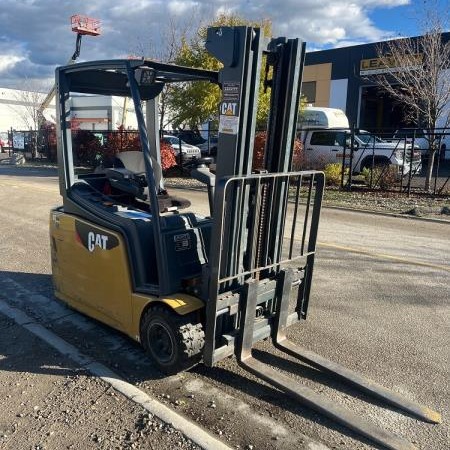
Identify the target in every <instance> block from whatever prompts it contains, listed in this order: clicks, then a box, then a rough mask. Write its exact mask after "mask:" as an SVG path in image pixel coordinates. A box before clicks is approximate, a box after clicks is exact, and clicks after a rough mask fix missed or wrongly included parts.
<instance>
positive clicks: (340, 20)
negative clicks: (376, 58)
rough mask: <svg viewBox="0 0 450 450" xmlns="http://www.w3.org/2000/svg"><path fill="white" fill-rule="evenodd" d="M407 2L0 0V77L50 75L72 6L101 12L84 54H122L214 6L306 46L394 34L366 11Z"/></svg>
mask: <svg viewBox="0 0 450 450" xmlns="http://www.w3.org/2000/svg"><path fill="white" fill-rule="evenodd" d="M409 1H410V0H340V1H336V0H322V1H320V2H319V1H317V0H278V1H274V0H115V1H114V2H112V1H111V0H96V1H94V2H70V1H67V0H66V1H61V0H45V1H42V0H41V1H37V0H1V3H2V9H1V14H0V58H1V59H0V70H1V71H2V78H1V80H0V83H1V84H2V85H5V83H7V84H14V82H16V83H17V79H18V78H20V76H23V75H26V76H28V77H30V78H31V77H43V78H44V77H51V76H52V74H53V71H54V68H55V66H57V65H61V64H65V63H66V62H67V60H68V59H69V57H70V56H71V55H72V53H73V51H74V46H75V35H74V34H73V33H72V32H71V30H70V24H69V18H70V16H71V15H73V14H77V13H80V14H87V15H89V16H92V17H95V18H98V19H101V20H102V24H103V27H102V28H103V34H102V36H99V37H96V38H92V37H89V36H86V37H84V38H83V44H82V49H81V59H82V60H83V59H103V58H115V57H122V56H124V55H128V54H130V53H135V52H136V48H137V47H140V48H145V47H147V48H150V47H151V46H153V48H155V47H157V46H158V45H161V40H162V39H163V35H164V24H166V23H168V21H169V19H170V18H173V19H176V21H183V20H184V24H183V26H187V27H189V26H191V28H192V29H193V30H195V29H196V28H197V27H198V25H199V24H200V23H205V22H206V23H208V21H209V20H211V19H212V18H213V17H214V16H215V15H216V14H217V13H219V12H232V13H236V14H239V15H241V16H243V17H245V18H247V19H249V20H258V19H270V20H271V21H272V23H273V32H274V35H277V36H282V35H284V36H288V37H300V38H301V39H303V40H304V41H306V42H307V43H308V47H309V48H311V47H314V48H320V47H322V46H341V45H342V43H343V42H347V43H348V42H353V41H356V42H360V43H364V42H373V41H378V40H382V39H385V38H388V37H389V36H391V35H392V34H395V33H393V32H392V31H390V30H384V29H380V28H379V27H377V26H376V25H375V24H374V23H373V22H372V21H371V20H370V12H371V11H372V10H374V9H376V8H393V7H396V6H402V5H406V4H408V3H409ZM149 44H151V45H149ZM162 45H164V42H163V43H162ZM17 58H23V59H20V60H18V59H17ZM19 63H20V64H19Z"/></svg>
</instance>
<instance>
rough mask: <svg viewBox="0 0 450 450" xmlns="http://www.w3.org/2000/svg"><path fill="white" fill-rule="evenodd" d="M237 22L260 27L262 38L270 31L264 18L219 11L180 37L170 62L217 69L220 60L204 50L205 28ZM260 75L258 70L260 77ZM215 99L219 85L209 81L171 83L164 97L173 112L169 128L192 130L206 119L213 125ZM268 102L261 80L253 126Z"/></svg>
mask: <svg viewBox="0 0 450 450" xmlns="http://www.w3.org/2000/svg"><path fill="white" fill-rule="evenodd" d="M240 25H247V26H254V27H260V28H261V29H262V31H263V34H264V36H266V37H270V36H271V34H272V29H271V28H272V27H271V22H270V21H268V20H262V21H260V22H249V21H247V20H246V19H243V18H242V17H239V16H237V15H228V14H222V15H220V16H219V17H217V18H216V19H215V20H214V21H213V22H212V23H210V24H208V25H207V26H201V27H200V28H199V29H198V31H197V33H196V34H195V36H194V37H193V38H192V39H191V40H188V39H187V38H183V39H182V43H181V46H180V49H179V51H178V54H177V56H176V57H175V59H174V63H175V64H179V65H182V66H188V67H197V68H202V69H207V70H219V69H220V68H221V67H222V65H221V63H220V62H219V61H218V60H217V59H215V58H214V57H213V56H211V55H210V54H209V53H208V52H207V51H206V49H205V40H206V32H207V28H208V27H210V26H213V27H215V26H240ZM263 64H264V63H263ZM263 76H264V74H263V71H262V74H261V77H263ZM261 81H262V80H261ZM219 101H220V89H219V87H218V86H216V85H214V84H212V83H209V82H187V83H183V85H178V86H173V88H172V89H171V91H170V93H169V98H168V104H169V107H170V110H171V111H172V113H173V115H172V126H173V128H177V127H180V126H183V125H188V126H189V127H190V128H191V129H195V128H198V126H199V125H200V124H202V123H204V122H207V121H209V120H211V121H212V122H213V123H215V124H217V120H218V105H219ZM269 104H270V92H267V93H264V92H263V85H262V83H261V84H260V97H259V104H258V111H257V125H258V126H259V127H262V126H264V125H265V121H266V119H267V115H268V111H269Z"/></svg>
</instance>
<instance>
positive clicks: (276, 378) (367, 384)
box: [237, 270, 441, 450]
mask: <svg viewBox="0 0 450 450" xmlns="http://www.w3.org/2000/svg"><path fill="white" fill-rule="evenodd" d="M280 275H281V284H282V295H281V301H280V303H279V308H278V312H277V313H278V314H277V318H276V319H277V320H276V322H275V326H274V333H273V335H272V339H273V343H274V346H275V347H276V348H278V349H279V350H281V351H283V352H284V353H286V354H288V355H290V356H293V357H295V358H298V359H300V360H302V361H304V362H306V363H308V364H309V365H311V366H313V367H316V368H319V369H321V370H323V371H326V372H328V373H330V374H333V375H335V376H337V377H339V378H341V379H342V380H344V381H346V382H348V383H350V384H352V385H353V386H354V387H356V388H358V389H359V390H361V391H364V392H366V393H368V394H370V395H372V396H373V397H376V398H378V399H381V400H384V401H385V402H386V403H390V404H391V405H394V406H396V407H398V408H400V409H402V410H404V411H407V412H408V413H410V414H412V415H414V416H416V417H418V418H420V419H422V420H424V421H427V422H431V423H439V422H440V421H441V417H440V414H439V413H437V412H435V411H432V410H430V409H429V408H427V407H425V406H422V405H419V404H417V403H415V402H412V401H410V400H407V399H405V398H403V397H401V396H400V395H398V394H396V393H395V392H392V391H389V390H388V389H386V388H384V387H382V386H380V385H378V384H376V383H374V382H373V381H371V380H369V379H366V378H364V377H362V376H361V375H359V374H357V373H356V372H353V371H351V370H349V369H347V368H345V367H342V366H340V365H339V364H336V363H334V362H332V361H330V360H328V359H326V358H323V357H321V356H319V355H317V354H315V353H313V352H311V351H308V350H306V349H303V348H301V347H299V346H297V345H295V344H294V343H292V342H291V341H289V340H288V339H287V337H286V328H287V318H288V306H289V297H290V292H291V289H292V282H293V277H292V271H290V270H287V271H282V272H281V273H280ZM257 285H258V281H257V280H255V279H251V280H248V281H247V282H246V295H245V300H244V302H243V310H242V319H241V320H242V323H241V330H242V336H241V339H240V342H239V344H238V345H239V347H238V349H237V359H238V363H239V365H240V366H241V367H243V368H244V369H245V370H247V371H248V372H250V373H252V374H253V375H255V376H256V377H258V378H260V379H262V380H264V381H266V382H267V383H269V384H271V385H272V386H274V387H276V388H277V389H280V390H281V391H283V392H285V393H286V394H288V395H289V396H291V397H292V398H294V399H295V400H297V401H299V402H300V403H302V404H303V405H305V406H307V407H309V408H311V409H313V410H315V411H317V412H318V413H320V414H323V415H324V416H327V417H329V418H330V419H332V420H334V421H336V422H338V423H340V424H342V425H344V426H346V427H347V428H349V429H350V430H353V431H355V432H356V433H358V434H360V435H362V436H364V437H366V438H368V439H369V440H371V441H373V442H376V443H377V444H380V445H382V446H383V447H385V448H387V449H391V450H412V449H415V448H416V447H415V446H414V445H412V444H411V443H409V442H407V441H406V440H404V439H402V438H400V437H398V436H396V435H394V434H392V433H390V432H388V431H385V430H383V429H381V428H379V427H377V426H376V425H373V424H371V423H370V422H367V421H365V420H363V419H361V418H360V417H359V416H357V415H356V414H355V413H353V412H351V411H349V410H347V409H345V408H343V407H340V406H339V405H336V404H335V403H334V402H332V401H330V400H328V399H326V398H324V397H322V396H320V395H318V394H316V393H315V392H314V391H312V390H311V389H309V388H308V387H306V386H303V385H301V384H299V383H297V382H296V381H294V380H293V379H291V378H289V377H288V376H286V375H284V374H282V373H279V372H277V371H275V370H274V369H273V368H271V367H269V366H268V365H266V364H263V363H261V362H260V361H258V360H256V359H255V358H254V357H253V356H252V345H253V330H254V321H255V312H256V306H257Z"/></svg>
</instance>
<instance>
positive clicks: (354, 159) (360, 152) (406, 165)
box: [299, 128, 450, 195]
mask: <svg viewBox="0 0 450 450" xmlns="http://www.w3.org/2000/svg"><path fill="white" fill-rule="evenodd" d="M299 137H300V139H301V141H302V144H303V161H304V167H305V168H312V169H319V170H324V171H325V175H326V178H327V180H328V181H327V183H328V184H329V185H330V184H331V185H335V186H337V187H340V188H341V189H346V190H355V189H358V190H361V189H367V190H381V191H397V192H401V193H406V194H408V195H410V194H411V193H422V192H426V193H432V194H434V195H448V194H449V192H450V182H449V180H450V129H448V128H440V129H435V130H433V131H431V130H421V129H413V128H411V129H404V130H400V131H396V130H392V129H377V130H371V131H370V132H369V131H365V130H360V129H357V128H351V129H338V128H336V129H324V128H308V129H303V130H299Z"/></svg>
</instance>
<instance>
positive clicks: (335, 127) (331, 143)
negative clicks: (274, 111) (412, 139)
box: [298, 107, 421, 175]
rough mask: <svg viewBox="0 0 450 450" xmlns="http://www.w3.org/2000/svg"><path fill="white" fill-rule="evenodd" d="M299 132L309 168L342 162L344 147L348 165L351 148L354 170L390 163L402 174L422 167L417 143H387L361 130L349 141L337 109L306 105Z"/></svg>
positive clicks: (346, 125) (346, 126) (345, 122)
mask: <svg viewBox="0 0 450 450" xmlns="http://www.w3.org/2000/svg"><path fill="white" fill-rule="evenodd" d="M302 119H303V121H302ZM298 131H299V134H300V136H301V141H302V142H303V146H304V155H305V163H306V167H308V168H315V169H323V168H324V167H325V165H326V164H330V163H339V164H342V159H343V158H344V149H345V163H346V165H347V166H349V165H350V154H351V148H352V147H353V158H352V171H353V173H359V172H361V171H362V170H363V169H364V168H371V167H372V166H379V165H393V166H395V167H397V170H398V173H399V174H403V175H405V174H407V173H408V172H409V171H410V169H412V171H413V173H419V172H420V170H421V157H420V155H421V154H420V149H419V148H417V147H416V146H414V149H413V148H412V145H411V144H407V145H406V146H405V145H399V144H398V142H387V141H384V140H383V139H381V138H379V137H377V136H375V135H373V134H371V133H369V132H367V131H362V130H359V131H357V132H355V135H354V138H353V142H352V139H351V130H350V128H349V124H348V119H347V117H346V115H345V114H344V112H343V111H341V110H339V109H334V108H319V107H316V108H313V107H307V108H306V110H305V111H304V112H303V116H302V118H301V122H300V123H299V129H298ZM411 158H412V160H411Z"/></svg>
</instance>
